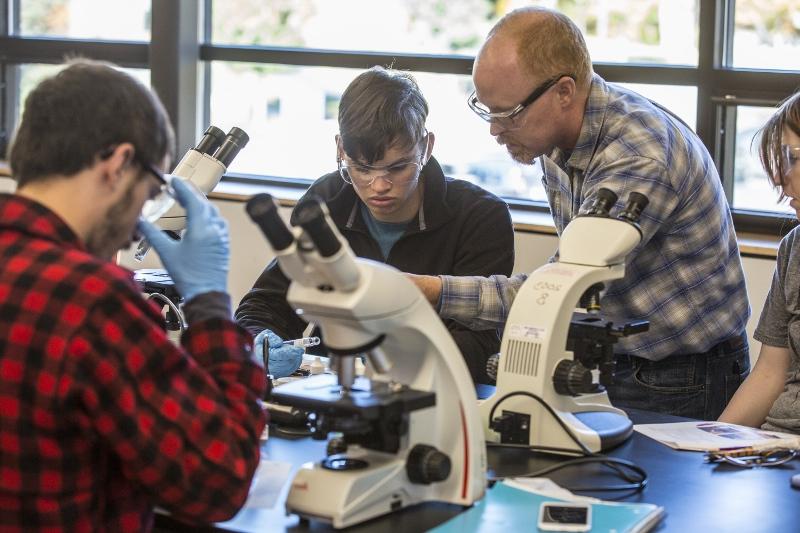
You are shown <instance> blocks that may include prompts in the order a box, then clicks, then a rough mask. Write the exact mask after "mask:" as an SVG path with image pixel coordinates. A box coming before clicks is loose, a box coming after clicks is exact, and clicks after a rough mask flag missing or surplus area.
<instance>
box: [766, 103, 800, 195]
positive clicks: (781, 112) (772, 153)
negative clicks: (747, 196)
mask: <svg viewBox="0 0 800 533" xmlns="http://www.w3.org/2000/svg"><path fill="white" fill-rule="evenodd" d="M784 128H787V129H788V130H790V131H792V132H794V133H795V134H797V135H798V136H800V92H797V93H795V94H794V95H792V96H790V97H789V98H787V99H786V100H784V101H783V103H781V104H780V106H778V109H777V111H775V113H773V115H772V116H771V117H770V118H769V120H767V123H766V124H764V126H763V127H762V128H761V129H760V130H759V134H760V135H761V145H760V146H759V149H758V157H759V159H761V166H762V167H764V171H765V172H766V173H767V177H768V178H769V180H770V181H771V182H772V184H773V185H774V186H775V187H783V186H784V185H786V184H785V183H784V180H785V177H786V171H787V170H788V169H786V168H783V158H782V157H781V145H782V144H783V142H782V140H781V136H782V135H783V129H784Z"/></svg>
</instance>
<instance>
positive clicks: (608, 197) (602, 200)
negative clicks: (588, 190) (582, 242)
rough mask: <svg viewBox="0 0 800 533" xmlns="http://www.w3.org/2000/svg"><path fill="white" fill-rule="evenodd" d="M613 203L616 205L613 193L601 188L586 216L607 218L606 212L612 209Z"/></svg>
mask: <svg viewBox="0 0 800 533" xmlns="http://www.w3.org/2000/svg"><path fill="white" fill-rule="evenodd" d="M615 203H617V195H616V194H615V193H614V191H612V190H610V189H606V188H601V189H599V190H598V191H597V197H596V198H595V200H594V203H593V204H592V207H591V208H590V209H589V212H588V213H586V214H587V215H595V216H601V217H607V216H608V212H609V211H610V210H611V208H612V207H614V204H615Z"/></svg>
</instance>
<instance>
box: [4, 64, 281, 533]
mask: <svg viewBox="0 0 800 533" xmlns="http://www.w3.org/2000/svg"><path fill="white" fill-rule="evenodd" d="M173 142H174V140H173V134H172V131H171V128H170V126H169V121H168V117H167V116H166V113H165V112H164V110H163V107H162V106H161V104H160V102H159V101H158V98H157V97H156V96H155V95H154V94H153V93H152V92H150V91H149V90H148V89H147V88H146V87H144V86H143V85H141V84H140V83H139V82H138V81H136V80H135V79H133V78H131V77H130V76H128V75H127V74H124V73H122V72H120V71H118V70H116V69H114V68H112V67H111V66H109V65H106V64H101V63H95V62H88V61H78V62H74V63H72V64H70V65H68V66H67V67H66V69H64V70H62V71H61V72H60V73H59V74H56V75H55V76H53V77H51V78H48V79H46V80H44V81H43V82H42V83H41V84H40V85H38V87H36V88H35V89H34V90H33V91H32V92H31V94H30V96H29V97H28V99H27V102H26V105H25V109H24V113H23V116H22V122H21V124H20V126H19V129H18V131H17V133H16V136H15V139H14V142H13V144H12V147H11V149H10V152H9V153H10V164H11V169H12V172H13V175H14V177H15V179H16V180H17V182H18V188H17V192H16V194H14V195H2V196H0V265H2V268H0V531H4V532H12V531H26V532H27V531H64V530H69V531H86V532H90V531H92V532H95V531H142V530H145V531H146V530H149V529H150V528H151V527H152V521H153V512H152V511H153V507H154V506H155V505H158V506H161V507H164V508H166V509H167V510H169V511H170V512H171V513H173V515H175V516H176V517H178V518H186V519H189V520H191V521H193V522H197V521H203V522H206V521H219V520H224V519H227V518H229V517H231V516H232V515H233V514H235V513H236V511H237V510H238V509H239V508H240V507H241V505H242V504H243V502H244V501H245V499H246V497H247V493H248V489H249V485H250V481H251V478H252V476H253V473H254V471H255V468H256V465H257V463H258V460H259V447H258V441H259V436H260V434H261V431H262V429H263V427H264V423H265V420H264V415H263V414H262V411H261V409H260V407H259V404H258V398H259V397H260V396H261V394H262V389H263V387H264V383H265V375H264V372H263V369H262V368H261V367H260V366H259V364H258V362H257V361H254V360H253V358H252V357H251V356H252V341H251V337H250V335H249V334H248V333H247V332H246V331H245V330H243V329H242V328H240V327H239V326H237V325H236V324H235V323H233V322H232V321H231V307H230V297H229V296H228V294H227V293H226V278H227V270H228V255H229V244H228V233H227V226H226V225H225V222H224V221H223V220H222V219H221V218H220V216H219V214H218V212H217V211H216V209H215V208H214V207H213V206H212V205H211V204H210V203H208V201H207V200H205V199H204V198H202V197H201V196H200V195H199V194H197V193H194V192H193V191H192V190H191V189H190V188H189V187H188V186H186V185H185V184H184V183H183V181H182V180H180V179H176V180H173V184H174V194H175V196H176V199H177V200H178V201H179V202H180V203H181V204H182V205H183V206H184V207H185V208H186V210H187V226H188V229H187V232H186V234H185V236H184V238H183V239H182V240H181V241H179V242H178V241H172V240H170V239H168V238H166V237H164V235H163V234H162V233H161V232H159V231H158V230H157V228H155V226H152V225H147V224H144V225H143V224H141V223H140V225H139V227H140V229H141V230H142V232H144V233H145V234H146V235H147V236H148V238H149V239H150V240H151V242H152V243H153V246H154V247H155V248H156V249H157V251H158V252H159V255H160V256H161V259H162V261H163V262H164V265H165V266H166V267H167V269H168V270H169V272H170V274H171V275H172V278H173V280H174V282H175V285H176V287H177V288H178V290H179V291H180V292H181V294H182V295H183V297H184V301H185V302H186V303H185V306H184V311H185V315H186V318H187V320H188V322H189V327H188V329H187V330H186V331H185V332H184V333H183V336H182V339H181V344H182V346H181V347H177V346H175V345H173V344H172V343H171V342H170V341H169V340H168V339H167V337H166V335H165V331H164V326H163V323H164V320H163V318H162V316H161V314H160V312H159V310H158V309H157V308H156V307H155V306H154V305H153V304H151V303H149V302H147V301H146V300H145V299H144V298H143V297H142V296H141V294H140V292H139V289H138V287H137V286H136V284H135V283H134V282H133V279H132V273H131V272H130V271H127V270H125V269H123V268H120V267H118V266H117V265H116V264H114V262H113V261H112V258H113V257H114V254H115V253H116V252H117V250H119V249H120V248H122V247H125V246H127V245H129V244H130V242H131V241H132V240H133V239H134V238H135V237H136V232H137V231H136V227H137V220H138V219H139V214H140V212H141V210H142V206H143V204H144V202H145V201H146V200H147V199H148V198H151V197H153V196H155V195H157V194H159V193H160V192H162V189H163V187H164V185H165V182H164V177H163V175H162V174H161V170H160V169H162V168H164V166H166V163H167V162H168V160H169V159H170V156H171V155H172V154H171V147H172V145H173Z"/></svg>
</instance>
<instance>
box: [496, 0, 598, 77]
mask: <svg viewBox="0 0 800 533" xmlns="http://www.w3.org/2000/svg"><path fill="white" fill-rule="evenodd" d="M499 33H503V34H506V35H508V36H509V37H511V39H512V40H513V41H514V42H515V43H516V46H517V53H518V55H519V58H520V62H521V63H522V68H523V70H524V71H525V72H526V73H527V74H530V75H531V76H534V77H541V78H545V79H547V78H552V77H555V76H558V75H561V74H568V75H570V76H573V77H574V78H575V83H576V84H577V85H578V87H581V88H585V87H588V86H589V84H590V83H591V80H592V74H593V70H592V60H591V58H590V57H589V50H588V49H587V48H586V41H584V39H583V34H581V31H580V29H579V28H578V27H577V26H576V25H575V23H574V22H572V20H570V18H569V17H567V16H566V15H564V14H563V13H559V12H558V11H554V10H552V9H547V8H543V7H538V6H531V7H523V8H520V9H515V10H514V11H511V12H510V13H508V14H507V15H506V16H504V17H503V18H502V19H500V20H499V21H498V22H497V24H495V26H494V27H493V28H492V30H491V31H490V32H489V36H488V37H487V39H489V38H491V37H492V36H494V35H495V34H499Z"/></svg>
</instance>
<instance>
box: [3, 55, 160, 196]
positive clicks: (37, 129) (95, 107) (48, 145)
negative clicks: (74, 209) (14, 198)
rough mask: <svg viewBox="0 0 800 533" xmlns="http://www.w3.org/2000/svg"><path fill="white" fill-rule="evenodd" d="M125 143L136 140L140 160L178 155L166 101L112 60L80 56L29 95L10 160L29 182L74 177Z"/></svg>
mask: <svg viewBox="0 0 800 533" xmlns="http://www.w3.org/2000/svg"><path fill="white" fill-rule="evenodd" d="M122 142H130V143H131V144H133V146H134V147H135V149H136V157H137V159H138V160H140V161H143V162H146V163H151V164H153V165H160V164H161V162H162V161H163V159H164V157H165V156H169V158H170V159H171V158H172V156H173V154H174V144H175V139H174V133H173V131H172V126H170V122H169V117H168V116H167V113H166V111H165V110H164V107H163V105H162V104H161V101H160V100H159V99H158V96H156V95H155V94H154V93H153V92H152V91H150V89H148V88H147V87H145V86H144V85H142V83H140V82H139V81H138V80H136V79H135V78H133V77H132V76H130V75H128V74H126V73H124V72H122V71H120V70H118V69H116V68H114V66H113V65H111V64H109V63H104V62H99V61H90V60H86V59H77V60H72V61H69V62H68V63H67V66H66V67H65V68H64V69H63V70H61V71H60V72H59V73H58V74H56V75H54V76H51V77H49V78H46V79H45V80H44V81H42V82H41V83H39V85H37V86H36V88H34V89H33V91H31V93H30V94H29V95H28V98H27V99H26V101H25V108H24V111H23V113H22V120H21V121H20V124H19V128H18V129H17V131H16V134H15V136H14V139H13V140H12V142H11V146H10V147H9V151H8V153H9V163H10V165H11V171H12V173H13V175H14V178H15V179H16V180H17V183H18V185H19V186H23V185H26V184H28V183H31V182H34V181H38V180H41V179H46V178H47V177H48V176H52V175H64V176H72V175H74V174H76V173H78V172H80V171H81V170H83V169H85V168H88V167H89V166H91V165H92V164H93V163H94V162H95V161H96V159H97V157H98V155H99V154H100V153H101V152H103V151H105V150H107V149H108V148H109V147H112V146H114V145H117V144H120V143H122Z"/></svg>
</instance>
